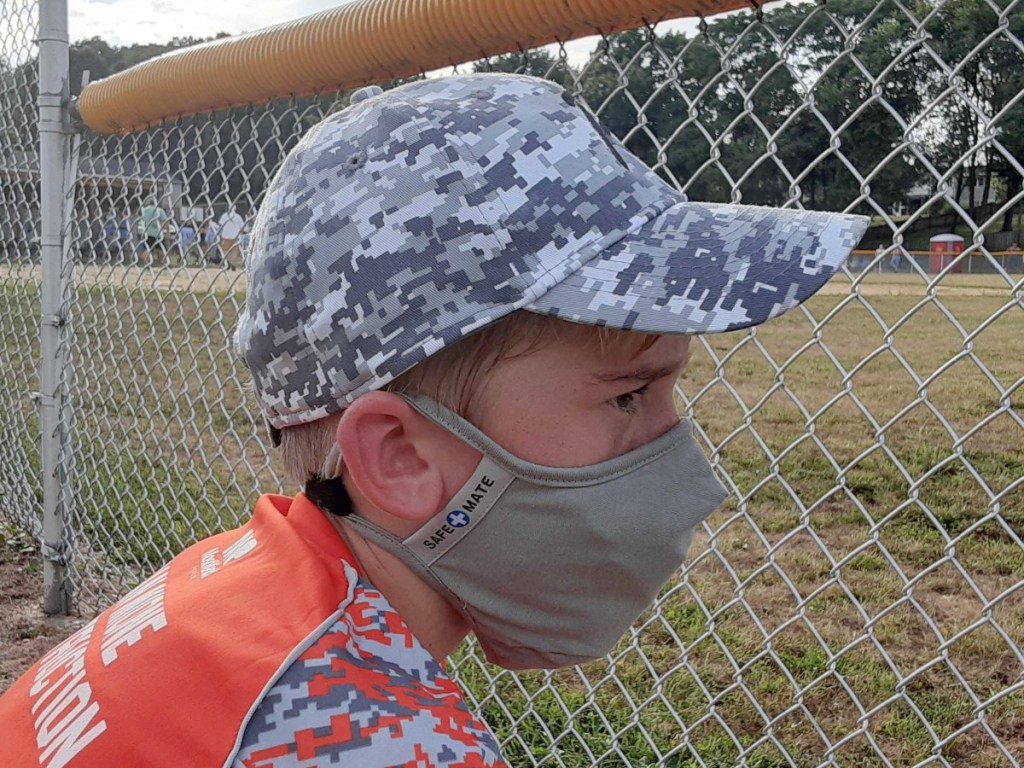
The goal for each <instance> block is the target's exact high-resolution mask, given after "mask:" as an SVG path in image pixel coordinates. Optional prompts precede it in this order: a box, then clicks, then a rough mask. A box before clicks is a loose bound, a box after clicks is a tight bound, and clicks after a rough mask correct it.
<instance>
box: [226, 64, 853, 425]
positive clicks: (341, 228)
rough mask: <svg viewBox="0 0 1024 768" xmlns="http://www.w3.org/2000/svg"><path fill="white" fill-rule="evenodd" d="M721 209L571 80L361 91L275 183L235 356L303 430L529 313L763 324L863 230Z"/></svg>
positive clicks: (280, 420)
mask: <svg viewBox="0 0 1024 768" xmlns="http://www.w3.org/2000/svg"><path fill="white" fill-rule="evenodd" d="M708 210H709V207H708V206H697V205H696V204H692V205H691V204H688V203H685V198H684V197H683V196H682V195H680V194H679V193H677V192H676V191H675V190H673V189H672V188H671V187H669V186H668V185H667V184H665V183H664V182H663V181H662V180H661V179H660V178H658V176H657V175H656V174H654V173H652V172H651V171H650V170H649V169H647V168H646V167H645V166H644V165H643V164H642V163H641V162H640V161H639V160H637V159H636V158H635V157H633V156H632V155H630V154H629V153H628V152H627V151H626V150H625V148H623V147H622V145H621V144H620V143H619V142H618V141H616V140H615V138H614V137H612V136H611V135H610V134H609V133H608V132H607V131H605V130H604V129H603V128H601V127H600V126H599V124H598V123H597V121H596V119H595V118H594V117H593V116H591V115H590V113H589V112H587V111H585V110H584V109H582V108H580V107H579V106H577V105H576V103H575V101H574V99H573V98H572V96H571V95H569V94H567V93H566V92H565V91H564V90H562V89H561V88H560V87H559V86H558V85H556V84H554V83H551V82H548V81H544V80H539V79H535V78H530V77H524V76H516V75H469V76H456V77H449V78H436V79H430V80H424V81H421V82H417V83H412V84H410V85H406V86H403V87H401V88H398V89H395V90H393V91H389V92H387V93H382V94H377V95H372V96H371V95H370V94H369V93H364V94H361V95H360V98H356V99H354V103H353V104H352V105H351V106H350V107H349V108H348V109H345V110H343V111H341V112H339V113H337V114H335V115H332V116H330V117H328V118H327V119H326V120H324V121H323V122H321V123H320V124H319V125H317V126H316V127H315V128H313V129H312V130H311V131H310V132H309V133H308V134H307V135H306V136H305V137H304V139H303V141H302V142H300V144H299V145H298V146H297V147H296V148H295V150H293V152H292V153H291V154H290V155H289V157H288V158H287V159H286V160H285V162H284V163H283V164H282V167H281V169H280V170H279V172H278V174H277V176H276V177H275V179H274V181H273V182H272V183H271V185H270V188H269V190H268V192H267V197H266V200H265V202H264V204H263V206H262V207H261V209H260V212H259V214H258V216H257V219H256V222H255V226H254V230H253V236H252V248H251V251H250V254H249V256H248V265H247V266H248V271H249V295H248V298H247V303H246V309H245V311H244V312H243V314H242V317H241V319H240V321H239V326H238V329H237V332H236V347H237V349H238V352H239V353H240V354H241V355H242V356H243V358H244V360H245V362H246V364H247V365H248V367H249V369H250V370H251V371H252V374H253V378H254V382H255V386H256V390H257V392H258V393H259V394H260V397H261V401H262V404H263V407H264V410H265V412H266V414H267V416H268V419H269V421H270V423H271V424H273V426H275V427H278V428H280V427H286V426H290V425H293V424H299V423H303V422H308V421H312V420H314V419H317V418H320V417H322V416H325V415H327V414H328V413H331V412H333V411H337V410H340V409H341V408H343V407H344V405H345V404H346V403H347V402H351V401H352V400H354V399H355V398H356V397H358V396H359V395H361V394H363V393H364V392H367V391H369V390H372V389H377V388H379V387H381V386H383V385H384V384H386V383H387V382H388V381H391V380H392V379H393V378H395V377H396V376H398V375H400V374H401V373H403V372H404V371H406V370H408V369H409V368H411V367H412V366H413V365H415V364H416V363H418V362H420V361H421V360H423V359H425V358H426V357H427V356H429V355H431V354H433V353H435V352H437V351H438V350H440V349H442V348H443V347H445V346H447V345H449V344H451V343H453V342H454V341H457V340H458V339H460V338H462V337H463V336H465V335H466V334H468V333H470V332H472V331H474V330H477V329H479V328H481V327H483V326H484V325H486V324H488V323H490V322H492V321H494V320H496V319H498V318H500V317H502V316H503V315H506V314H508V313H509V312H511V311H513V310H515V309H519V308H523V307H526V308H529V309H532V310H534V311H538V312H544V313H550V314H554V315H557V316H560V317H565V318H566V319H572V320H577V321H580V322H587V323H596V324H615V325H621V326H623V327H632V328H636V329H642V328H643V327H644V324H645V320H644V318H643V317H642V315H644V313H646V312H648V311H650V312H651V313H652V315H654V317H655V319H656V321H657V323H658V324H659V328H660V329H662V330H665V331H669V332H674V333H693V332H708V331H719V330H728V329H730V328H733V327H739V326H741V325H751V324H754V323H758V322H763V321H764V320H765V319H767V318H768V317H769V316H771V315H772V314H777V313H778V312H781V311H784V310H785V309H787V308H789V307H791V306H793V305H794V304H795V302H796V301H799V299H798V298H795V297H797V296H803V297H806V296H808V295H810V293H813V292H814V291H815V290H817V288H818V287H820V285H822V284H823V283H824V282H825V281H826V280H827V279H828V278H829V277H830V276H831V274H832V273H833V271H834V270H835V268H836V266H837V265H838V264H839V263H840V262H841V261H842V259H843V258H844V257H845V256H846V253H847V252H848V251H849V249H850V248H852V247H853V246H854V245H856V242H857V240H858V239H859V234H860V233H861V232H863V229H864V226H865V225H866V220H862V219H860V218H858V217H848V216H845V217H844V216H838V215H835V214H829V215H824V216H821V217H814V216H807V215H798V216H796V217H795V218H794V212H782V211H771V210H767V209H754V212H751V210H752V209H749V208H744V207H741V206H719V207H718V213H717V214H716V215H714V216H711V215H708V214H707V211H708ZM666 212H668V213H667V215H663V214H666ZM826 222H831V224H830V225H829V226H826V227H825V228H824V229H821V227H822V225H823V224H824V223H826ZM734 227H739V229H738V231H734ZM648 246H649V247H648ZM706 250H714V251H715V253H714V255H713V257H710V258H709V255H708V253H706V252H705V251H706ZM631 258H633V259H634V260H633V262H630V261H629V259H631ZM674 259H680V262H679V264H678V265H677V264H671V265H669V264H668V263H667V262H668V261H671V260H674ZM616 260H617V261H616ZM606 261H607V262H608V264H610V266H609V265H606V264H605V262H606ZM794 262H799V263H798V264H794ZM584 265H586V266H587V271H586V272H581V273H580V274H579V275H578V276H577V277H574V278H573V281H572V282H571V283H566V279H567V278H568V277H569V276H571V275H573V274H574V273H576V272H577V271H578V270H580V269H581V267H583V266H584ZM748 265H749V268H748ZM694 270H696V271H694ZM630 280H633V281H636V282H637V286H636V289H635V290H634V292H633V293H630V290H631V289H630V287H629V285H628V282H629V281H630ZM563 283H565V287H561V288H560V289H559V290H558V291H557V293H556V294H555V295H554V296H552V297H551V298H547V294H548V293H549V292H550V291H551V290H552V289H553V288H554V287H555V286H560V284H563ZM721 285H726V286H728V294H729V295H728V296H725V297H724V298H723V297H721V296H717V295H714V293H713V291H714V290H716V287H717V286H721ZM570 293H571V294H578V295H569V294H570ZM766 297H768V298H766ZM719 298H723V302H722V303H721V304H720V305H716V304H715V302H716V301H717V300H718V299H719ZM659 301H660V303H659ZM763 309H770V312H766V313H765V314H763V315H761V314H759V310H763Z"/></svg>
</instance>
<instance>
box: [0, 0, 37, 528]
mask: <svg viewBox="0 0 1024 768" xmlns="http://www.w3.org/2000/svg"><path fill="white" fill-rule="evenodd" d="M38 21H39V10H38V3H37V2H36V0H12V2H9V3H5V4H4V7H3V9H2V10H0V292H2V301H3V309H2V310H0V336H2V338H3V342H2V344H0V349H2V350H3V357H2V359H0V360H2V362H0V364H2V366H3V386H2V387H0V434H2V435H3V439H2V440H0V508H2V509H3V510H4V512H3V513H0V514H2V516H4V517H6V518H8V519H9V520H10V521H12V522H14V523H17V524H18V525H20V526H22V527H24V528H26V529H27V530H29V531H31V532H32V533H33V534H36V535H39V534H40V533H41V531H42V524H41V512H42V510H41V504H40V498H41V493H42V491H41V482H40V476H39V467H40V463H39V419H38V416H37V414H36V411H35V406H34V404H33V399H32V396H31V393H33V392H35V391H36V390H38V383H37V382H38V366H39V346H38V340H37V339H38V321H39V307H40V304H39V288H40V279H41V273H40V271H39V269H38V268H37V265H38V263H39V259H38V256H39V150H38V144H39V142H38V133H37V131H36V95H37V92H38V77H37V70H36V59H37V56H38V46H37V45H36V38H37V36H38V32H37V29H38Z"/></svg>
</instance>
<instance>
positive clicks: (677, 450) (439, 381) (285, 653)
mask: <svg viewBox="0 0 1024 768" xmlns="http://www.w3.org/2000/svg"><path fill="white" fill-rule="evenodd" d="M352 101H353V104H352V106H351V107H350V108H349V109H346V110H344V111H342V112H340V113H338V114H335V115H333V116H331V117H329V118H328V119H326V120H325V121H324V122H322V123H321V124H320V125H319V126H317V127H316V128H314V129H313V130H312V131H310V133H309V134H308V135H307V136H306V137H305V138H304V139H303V140H302V142H301V143H300V144H299V146H298V147H296V149H295V150H294V151H293V152H292V154H291V155H290V156H289V157H288V158H287V159H286V160H285V162H284V164H283V166H282V168H281V170H280V171H279V173H278V175H277V176H276V178H275V180H274V181H273V182H272V184H271V186H270V189H269V190H268V192H267V196H266V200H265V203H264V205H263V206H262V208H261V210H260V212H259V214H258V216H257V220H256V224H255V228H254V231H253V240H252V249H251V251H250V255H249V263H248V264H247V270H248V276H249V287H250V289H249V294H248V299H247V303H246V307H245V311H244V313H243V316H242V318H241V320H240V322H239V326H238V330H237V333H236V346H237V349H238V351H239V353H240V354H241V355H242V356H243V358H244V359H245V361H246V364H247V365H248V367H249V368H250V370H251V372H252V375H253V380H254V384H255V388H256V391H257V393H258V395H259V398H260V403H261V406H262V408H263V411H264V413H265V415H266V417H267V420H268V422H269V427H270V432H271V438H272V440H273V442H274V443H275V445H279V446H280V449H281V451H282V454H283V459H284V463H285V465H286V468H287V470H288V472H289V474H290V475H291V476H292V477H293V478H294V479H297V480H298V481H300V482H302V483H303V484H304V493H303V494H300V495H298V496H296V497H295V498H294V499H289V498H286V497H281V496H264V497H262V498H261V499H260V500H259V501H258V502H257V504H256V509H255V512H254V514H253V518H252V520H251V521H250V522H249V523H248V524H247V525H245V526H243V527H242V528H240V529H238V530H235V531H231V532H228V533H225V534H220V535H218V536H214V537H212V538H211V539H208V540H206V541H203V542H200V543H199V544H196V545H195V546H194V547H192V548H190V549H189V550H186V552H184V553H182V554H181V555H179V556H178V557H177V558H175V560H173V561H172V562H171V563H170V564H169V565H168V566H166V567H165V568H164V569H162V570H161V571H160V572H158V573H157V574H156V575H154V576H153V577H152V578H151V579H150V580H149V581H148V582H146V583H145V584H144V585H142V586H141V587H140V588H139V589H138V590H136V591H135V592H134V593H133V594H132V595H129V596H128V597H127V598H125V600H123V601H122V602H121V603H120V604H118V606H115V607H114V609H112V611H110V612H108V613H107V614H104V615H103V616H101V617H100V618H99V619H97V620H96V621H94V622H92V623H91V624H90V625H89V626H88V627H86V628H85V629H84V630H83V631H82V632H81V633H80V634H79V635H78V636H76V637H75V638H72V639H71V640H69V641H68V643H66V644H65V645H64V646H61V647H59V648H58V649H56V650H55V651H53V652H52V653H51V654H50V655H49V656H47V657H46V658H44V659H43V660H42V661H41V662H40V664H39V665H37V667H36V668H34V669H33V670H30V672H29V673H28V674H27V675H26V676H25V678H23V679H22V680H21V681H19V682H18V683H16V684H15V686H14V687H13V688H12V689H11V691H10V692H9V693H8V694H7V695H6V696H5V697H4V698H3V699H2V700H0V727H2V728H3V730H4V732H5V733H7V734H13V739H10V740H7V741H5V742H4V743H3V745H2V746H0V756H3V757H6V759H5V760H3V761H2V762H3V764H4V765H15V766H18V765H36V764H41V765H45V766H48V767H49V766H54V765H71V766H86V765H88V766H98V765H107V764H111V763H112V762H116V763H118V764H124V765H147V766H148V765H172V764H173V765H180V764H182V763H187V764H191V765H234V766H248V768H256V767H257V766H285V765H288V766H296V765H301V766H312V765H333V764H344V765H358V766H393V765H408V766H413V765H417V766H418V765H445V766H497V765H502V764H503V763H502V762H501V758H500V756H499V754H498V748H497V745H496V743H495V741H494V739H493V737H492V736H491V735H490V734H489V733H488V731H487V729H486V727H485V726H484V725H483V724H482V723H481V722H480V721H479V720H477V719H476V718H475V717H474V716H473V715H472V714H471V713H470V712H469V711H468V709H467V708H466V706H465V703H464V702H463V701H462V698H461V695H460V693H459V691H458V689H457V688H456V687H455V686H454V685H453V684H452V682H451V681H450V680H449V679H448V678H447V677H446V676H445V674H444V671H443V669H442V666H441V663H442V661H443V659H444V658H445V657H446V656H447V655H448V654H449V653H450V652H451V651H452V650H454V649H455V647H456V646H457V645H458V644H459V643H460V642H461V641H462V639H463V638H464V637H465V636H466V635H467V634H468V633H469V632H470V631H472V632H473V633H474V634H475V636H476V638H477V640H478V641H479V643H480V645H481V647H482V648H483V650H484V652H485V653H486V654H487V656H488V658H489V659H491V660H492V661H494V662H496V663H498V664H501V665H503V666H505V667H507V668H511V669H521V668H527V667H558V666H564V665H569V664H574V663H577V662H581V661H585V660H587V659H592V658H596V657H599V656H601V655H602V654H604V653H606V652H607V651H608V650H609V649H610V648H611V646H612V645H613V644H614V643H615V641H616V640H617V638H618V637H619V636H620V635H621V634H622V632H624V631H625V630H626V629H627V628H628V627H629V625H630V623H631V622H632V621H633V620H634V619H635V618H636V617H637V616H638V615H639V614H640V613H641V612H642V611H643V610H644V609H645V608H646V607H647V606H648V605H649V603H650V601H651V599H652V598H653V597H654V596H655V594H656V593H657V592H658V590H659V589H660V587H661V586H662V585H663V584H664V583H665V582H666V581H667V580H668V579H670V578H671V577H672V576H673V574H675V572H676V570H677V569H678V567H679V565H680V563H681V562H682V561H683V558H684V555H685V553H686V549H687V547H688V545H689V541H690V535H691V532H692V530H693V528H694V527H695V526H696V525H697V524H698V523H699V522H700V521H701V520H703V519H704V518H705V517H706V516H707V515H708V514H710V512H711V511H712V510H713V509H714V508H715V507H716V506H717V505H718V504H719V503H720V502H721V501H722V499H723V498H724V496H725V493H724V491H723V489H722V487H721V485H720V484H719V483H718V481H717V480H716V479H715V477H714V475H713V473H712V472H711V470H710V468H709V466H708V464H707V461H706V460H705V458H704V456H703V454H702V453H701V451H700V449H699V447H698V446H697V445H696V443H695V442H694V440H693V437H692V435H691V431H690V428H689V425H688V424H687V423H685V422H680V420H679V418H678V416H677V414H676V410H675V405H674V401H673V385H674V383H675V381H676V379H677V378H678V376H679V374H680V372H681V370H682V368H683V366H684V364H685V362H686V358H687V354H688V336H687V334H693V333H707V332H718V331H726V330H732V329H735V328H742V327H745V326H749V325H754V324H757V323H761V322H764V321H765V320H767V319H768V318H770V317H772V316H775V315H777V314H779V313H781V312H784V311H786V310H787V309H790V308H792V307H794V306H796V305H797V304H799V303H800V302H801V301H803V300H805V299H806V298H807V297H808V296H810V295H811V294H812V293H814V291H816V290H817V289H818V288H819V287H820V286H821V285H822V284H824V283H825V282H826V281H827V280H828V279H829V277H831V275H832V274H833V273H834V271H835V270H836V268H837V267H838V265H839V264H840V263H841V261H842V260H843V259H844V258H845V257H846V256H847V254H848V253H849V251H850V250H851V249H852V248H853V247H854V246H855V245H856V244H857V242H858V240H859V239H860V236H861V235H862V234H863V231H864V229H865V227H866V220H865V219H863V218H860V217H853V216H843V215H836V214H816V213H806V212H798V211H788V212H785V211H775V210H769V209H758V208H745V207H741V206H734V205H706V204H699V203H689V202H686V201H685V200H684V198H682V197H681V196H680V195H679V194H678V193H676V192H675V191H674V190H672V189H671V188H670V187H668V186H667V185H665V184H664V183H663V182H662V181H661V180H660V179H658V177H657V176H656V175H655V174H654V173H652V172H651V171H650V170H649V169H647V168H646V167H644V166H643V165H642V164H641V163H640V162H639V161H638V160H637V159H636V158H634V157H633V156H632V155H630V154H629V153H628V152H626V150H625V149H624V148H623V147H622V145H621V144H619V143H618V142H617V141H616V140H615V139H614V138H613V137H611V136H610V135H609V134H608V133H607V132H605V131H604V130H603V129H602V128H601V127H600V126H599V125H598V123H597V122H596V120H595V119H594V118H593V117H592V116H591V115H590V114H589V113H588V112H586V111H585V110H583V109H581V108H580V107H579V106H577V105H576V104H575V102H574V101H573V99H572V97H571V96H569V95H568V94H566V93H565V92H563V91H562V90H561V89H560V88H558V87H557V86H555V85H554V84H551V83H548V82H545V81H541V80H536V79H533V78H527V77H517V76H507V75H500V76H495V75H474V76H466V77H452V78H446V79H431V80H425V81H421V82H418V83H413V84H411V85H408V86H405V87H402V88H399V89H396V90H394V91H391V92H389V93H387V94H383V93H381V92H380V90H379V89H375V88H370V89H365V90H363V91H361V92H359V93H357V94H356V95H355V96H353V99H352Z"/></svg>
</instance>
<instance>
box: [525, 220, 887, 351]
mask: <svg viewBox="0 0 1024 768" xmlns="http://www.w3.org/2000/svg"><path fill="white" fill-rule="evenodd" d="M869 221H870V220H869V219H868V218H867V217H866V216H852V215H848V214H840V213H824V212H818V211H800V210H784V209H780V208H762V207H757V206H747V205H734V204H727V203H697V202H681V203H677V204H676V205H673V206H672V207H671V208H669V209H667V210H666V211H664V212H663V213H662V214H660V215H659V216H657V217H656V218H654V219H652V220H651V221H649V222H647V223H646V224H645V225H644V226H643V227H641V228H640V229H639V230H637V231H636V232H634V233H631V234H628V235H626V237H624V238H623V239H622V240H620V241H618V242H617V243H615V244H614V245H612V246H609V247H608V248H606V249H605V250H604V251H602V252H601V253H600V254H598V255H597V256H596V257H594V258H593V259H591V260H590V261H588V262H586V263H585V264H584V265H583V266H582V267H581V268H580V269H579V270H577V271H576V272H574V273H572V274H570V275H569V276H567V277H566V278H565V279H564V280H562V281H561V282H560V283H559V284H558V285H556V286H555V287H553V288H552V289H551V290H549V291H548V292H547V293H545V294H544V295H543V296H542V297H540V298H539V299H537V300H535V301H534V302H532V303H531V304H528V305H527V306H526V307H525V309H527V310H529V311H531V312H538V313H541V314H548V315H553V316H555V317H559V318H561V319H563V320H571V321H574V322H579V323H587V324H590V325H607V326H612V327H616V328H623V329H625V330H633V331H646V332H650V333H720V332H724V331H734V330H737V329H740V328H746V327H749V326H752V325H758V324H760V323H763V322H765V321H766V320H769V319H771V318H773V317H777V316H778V315H781V314H782V313H783V312H786V311H788V310H790V309H793V308H794V307H796V306H798V305H799V304H801V303H802V302H804V301H806V300H807V299H808V298H810V297H811V296H812V295H814V293H815V292H816V291H817V290H818V289H820V288H821V287H822V286H823V285H824V284H825V283H827V282H828V281H829V279H831V277H832V276H833V275H834V274H835V273H836V271H837V270H838V269H839V267H840V265H841V264H842V263H843V260H844V259H845V258H846V257H847V256H848V255H849V254H850V251H851V250H853V249H854V248H855V247H856V246H857V244H858V243H859V242H860V239H861V237H862V236H863V235H864V231H865V230H866V229H867V227H868V223H869Z"/></svg>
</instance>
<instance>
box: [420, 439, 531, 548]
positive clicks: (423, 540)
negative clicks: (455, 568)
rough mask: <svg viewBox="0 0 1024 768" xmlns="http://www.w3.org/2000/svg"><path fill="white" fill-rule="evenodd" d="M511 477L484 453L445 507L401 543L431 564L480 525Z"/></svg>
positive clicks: (508, 484) (509, 483) (510, 480)
mask: <svg viewBox="0 0 1024 768" xmlns="http://www.w3.org/2000/svg"><path fill="white" fill-rule="evenodd" d="M513 480H515V475H512V474H509V473H508V472H507V471H506V470H504V469H502V468H501V467H499V466H498V465H497V464H495V463H494V462H493V461H491V460H490V459H489V458H488V457H486V456H484V457H483V458H482V459H481V460H480V463H479V464H478V465H477V468H476V470H475V471H474V472H473V474H472V475H470V478H469V480H467V481H466V484H465V485H463V486H462V488H460V489H459V491H458V493H456V494H455V496H453V497H452V498H451V500H450V501H449V502H448V503H447V504H446V505H445V506H444V508H442V509H441V511H440V512H438V513H437V514H436V515H434V517H432V518H431V519H430V520H429V521H428V522H427V524H426V525H424V526H423V527H422V528H420V529H419V530H418V531H416V533H414V534H413V535H412V536H410V537H409V538H407V539H406V540H405V541H404V542H403V544H404V545H405V547H406V549H408V550H409V551H410V552H412V553H414V554H415V555H416V557H418V558H419V559H420V560H421V561H423V562H424V563H426V564H427V565H431V564H433V563H434V562H435V561H436V560H437V559H438V558H440V557H441V556H442V555H443V554H444V553H445V552H447V551H448V550H450V549H451V548H452V547H454V546H455V545H456V544H458V543H459V542H460V541H461V540H462V539H463V538H464V537H465V536H466V534H468V533H469V532H470V531H472V530H473V529H474V528H475V527H476V526H477V525H479V524H480V521H481V520H483V519H484V516H485V515H486V514H487V513H488V512H490V510H491V508H492V507H493V506H494V504H495V502H496V501H497V500H498V498H499V497H500V496H501V494H503V493H504V492H505V490H506V489H507V488H508V487H509V486H510V485H511V484H512V481H513Z"/></svg>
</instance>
